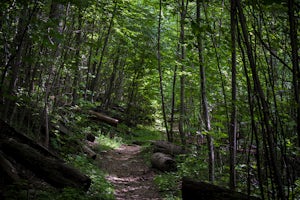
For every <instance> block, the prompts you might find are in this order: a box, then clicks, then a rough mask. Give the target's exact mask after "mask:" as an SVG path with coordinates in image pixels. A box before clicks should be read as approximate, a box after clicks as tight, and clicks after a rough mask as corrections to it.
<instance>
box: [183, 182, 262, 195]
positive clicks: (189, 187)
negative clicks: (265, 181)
mask: <svg viewBox="0 0 300 200" xmlns="http://www.w3.org/2000/svg"><path fill="white" fill-rule="evenodd" d="M182 199H183V200H220V199H222V200H255V199H257V200H258V199H259V198H256V197H251V196H248V195H246V194H242V193H239V192H235V191H233V190H229V189H226V188H222V187H219V186H216V185H212V184H210V183H206V182H196V181H193V180H190V179H187V178H183V180H182Z"/></svg>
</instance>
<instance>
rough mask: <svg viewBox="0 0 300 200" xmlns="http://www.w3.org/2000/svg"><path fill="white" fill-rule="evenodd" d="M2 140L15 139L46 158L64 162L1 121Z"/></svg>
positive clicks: (0, 132)
mask: <svg viewBox="0 0 300 200" xmlns="http://www.w3.org/2000/svg"><path fill="white" fill-rule="evenodd" d="M2 138H14V139H15V140H17V141H18V142H20V143H24V144H27V145H29V146H30V147H32V148H34V149H35V150H36V151H38V152H40V153H41V154H43V155H44V156H47V157H52V158H55V159H59V160H61V161H62V159H60V158H59V157H58V156H57V155H56V154H55V153H53V152H51V151H49V150H48V149H46V148H45V147H44V146H42V145H40V144H38V143H37V142H35V141H34V140H32V139H31V138H29V137H28V136H26V135H24V134H22V133H20V132H18V131H16V130H15V129H14V128H12V127H11V126H9V125H8V124H7V123H6V122H4V121H3V120H1V119H0V140H1V139H2Z"/></svg>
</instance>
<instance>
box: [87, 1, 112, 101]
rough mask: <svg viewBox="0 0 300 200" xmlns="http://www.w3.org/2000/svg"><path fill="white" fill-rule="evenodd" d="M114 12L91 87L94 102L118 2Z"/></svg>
mask: <svg viewBox="0 0 300 200" xmlns="http://www.w3.org/2000/svg"><path fill="white" fill-rule="evenodd" d="M114 4H115V5H114V10H113V13H112V16H111V18H110V22H109V27H108V30H107V34H106V37H105V41H104V44H103V47H102V51H101V56H100V60H99V64H98V66H97V70H96V75H95V78H94V80H93V82H92V85H91V91H92V96H91V98H92V100H94V96H93V95H94V92H95V89H96V88H95V87H96V85H98V82H99V78H100V70H101V68H102V64H103V58H104V53H105V51H106V47H107V45H108V41H109V38H110V34H111V30H112V27H113V23H114V18H115V14H116V11H117V5H118V4H117V2H115V3H114Z"/></svg>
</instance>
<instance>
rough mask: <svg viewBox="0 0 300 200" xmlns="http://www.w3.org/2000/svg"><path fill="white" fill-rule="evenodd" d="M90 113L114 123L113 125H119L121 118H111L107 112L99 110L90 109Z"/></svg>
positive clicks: (106, 121)
mask: <svg viewBox="0 0 300 200" xmlns="http://www.w3.org/2000/svg"><path fill="white" fill-rule="evenodd" d="M89 113H90V114H91V115H93V116H95V117H96V118H97V119H99V120H101V121H103V122H105V123H108V124H110V125H113V126H117V125H118V123H119V120H117V119H114V118H111V117H109V116H107V115H105V114H102V113H99V112H95V111H92V110H90V111H89Z"/></svg>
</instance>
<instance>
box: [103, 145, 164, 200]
mask: <svg viewBox="0 0 300 200" xmlns="http://www.w3.org/2000/svg"><path fill="white" fill-rule="evenodd" d="M100 167H101V168H102V169H103V170H105V171H106V172H107V173H108V176H107V177H106V179H107V180H108V181H109V182H110V183H112V184H113V185H114V187H115V197H116V199H117V200H121V199H122V200H123V199H126V200H127V199H131V200H145V199H151V200H161V199H162V198H161V197H160V195H159V192H158V190H157V188H156V187H155V185H154V183H153V177H154V172H153V170H152V169H150V168H149V167H148V166H147V165H146V163H145V161H144V159H143V158H142V156H141V146H138V145H122V146H121V147H119V148H118V149H115V150H110V151H107V152H102V153H101V164H100Z"/></svg>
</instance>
